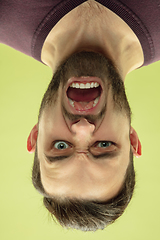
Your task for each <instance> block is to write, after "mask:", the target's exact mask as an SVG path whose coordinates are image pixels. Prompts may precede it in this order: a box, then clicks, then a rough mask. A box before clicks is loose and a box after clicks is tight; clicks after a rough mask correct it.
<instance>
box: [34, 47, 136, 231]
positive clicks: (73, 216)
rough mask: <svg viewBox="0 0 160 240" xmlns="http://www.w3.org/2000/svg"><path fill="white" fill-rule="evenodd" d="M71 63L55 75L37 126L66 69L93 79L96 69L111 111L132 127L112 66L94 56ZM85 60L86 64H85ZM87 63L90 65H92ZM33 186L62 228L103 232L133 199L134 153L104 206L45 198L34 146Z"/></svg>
mask: <svg viewBox="0 0 160 240" xmlns="http://www.w3.org/2000/svg"><path fill="white" fill-rule="evenodd" d="M76 56H82V57H83V58H82V59H81V61H78V60H77V58H76ZM98 56H99V57H98ZM70 59H71V61H69V63H68V61H66V62H64V63H63V64H62V65H61V66H60V67H59V68H58V69H57V72H56V73H55V74H54V76H53V79H52V81H51V83H50V84H49V86H48V89H47V91H46V93H45V94H44V97H43V100H42V102H41V107H40V111H39V117H38V122H39V120H40V117H41V113H42V112H43V110H44V109H45V107H47V106H49V105H50V104H51V103H52V102H54V103H55V101H56V98H57V94H58V91H57V90H58V88H59V86H60V82H62V83H63V79H68V75H67V71H66V69H68V68H69V69H70V71H71V72H72V73H74V70H75V69H76V71H77V72H76V76H83V74H84V73H83V72H81V70H82V69H85V71H86V72H85V73H86V74H85V75H86V76H92V74H93V76H96V71H97V69H100V74H101V73H105V75H106V77H107V79H108V86H109V87H111V90H112V93H113V101H114V107H115V108H116V109H117V110H119V111H120V112H123V113H124V114H125V115H126V116H127V117H128V119H129V123H131V109H130V106H129V103H128V101H127V97H126V94H125V88H124V83H123V81H122V79H121V78H120V76H119V74H118V72H117V71H116V69H115V67H114V65H113V64H112V62H111V61H110V60H109V59H106V58H105V57H103V56H102V55H100V54H96V53H93V52H89V53H86V52H84V53H83V52H82V53H77V54H75V55H73V56H72V57H71V58H70ZM78 59H79V58H78ZM86 59H88V60H87V61H86ZM97 59H98V60H97ZM90 60H92V61H90ZM93 60H94V61H93ZM95 62H97V64H98V65H97V64H96V65H94V63H95ZM71 63H72V64H71ZM88 63H91V65H89V64H88ZM92 63H93V64H92ZM77 64H78V65H77ZM68 65H69V66H68ZM95 66H98V67H95ZM93 71H94V73H93ZM73 75H74V74H73ZM98 76H99V75H98ZM100 78H101V76H100ZM102 79H103V77H102ZM32 182H33V185H34V187H35V188H36V189H37V190H38V191H39V192H40V193H41V194H42V195H43V196H44V198H43V203H44V205H45V207H46V208H47V209H48V211H49V212H50V213H51V216H52V218H53V219H54V220H57V221H58V222H59V223H60V225H61V226H63V227H66V228H74V229H80V230H82V231H96V230H98V229H104V228H105V227H106V226H107V225H109V224H111V223H113V222H114V221H115V220H116V219H117V218H119V217H120V216H121V215H122V214H123V212H124V210H125V209H126V207H127V205H128V204H129V202H130V200H131V198H132V195H133V191H134V186H135V171H134V164H133V153H132V150H131V149H130V162H129V165H128V167H127V170H126V174H125V176H124V182H123V186H122V187H121V190H120V191H119V193H118V194H117V195H116V196H115V197H113V198H112V199H110V200H108V201H106V202H100V201H91V200H84V199H73V198H68V197H64V198H61V197H56V196H50V195H49V194H47V193H46V191H45V189H44V187H43V184H42V181H41V174H40V162H39V159H38V154H37V146H36V151H35V156H34V164H33V170H32Z"/></svg>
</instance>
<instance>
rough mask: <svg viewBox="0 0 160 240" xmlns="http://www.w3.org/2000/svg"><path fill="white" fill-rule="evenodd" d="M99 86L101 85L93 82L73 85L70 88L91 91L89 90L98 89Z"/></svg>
mask: <svg viewBox="0 0 160 240" xmlns="http://www.w3.org/2000/svg"><path fill="white" fill-rule="evenodd" d="M98 86H99V83H97V82H92V83H80V84H79V83H72V84H71V85H70V87H72V88H80V89H89V88H94V87H95V88H96V87H98Z"/></svg>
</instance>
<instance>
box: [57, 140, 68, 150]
mask: <svg viewBox="0 0 160 240" xmlns="http://www.w3.org/2000/svg"><path fill="white" fill-rule="evenodd" d="M54 147H55V148H56V149H59V150H63V149H66V148H69V145H68V144H67V143H66V142H63V141H59V142H56V143H55V144H54Z"/></svg>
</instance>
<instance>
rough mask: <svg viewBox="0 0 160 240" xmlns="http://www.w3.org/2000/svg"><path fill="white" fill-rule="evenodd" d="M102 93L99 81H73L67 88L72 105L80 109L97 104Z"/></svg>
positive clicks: (91, 107)
mask: <svg viewBox="0 0 160 240" xmlns="http://www.w3.org/2000/svg"><path fill="white" fill-rule="evenodd" d="M101 93H102V87H101V85H100V84H99V83H98V82H94V81H93V82H78V81H75V82H72V83H71V84H70V86H69V87H68V89H67V97H68V99H69V102H70V105H71V106H72V107H73V108H74V109H76V110H78V111H85V110H90V109H93V108H95V107H96V106H97V104H98V102H99V99H100V96H101Z"/></svg>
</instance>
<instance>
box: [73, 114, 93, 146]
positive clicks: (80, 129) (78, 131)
mask: <svg viewBox="0 0 160 240" xmlns="http://www.w3.org/2000/svg"><path fill="white" fill-rule="evenodd" d="M94 130H95V125H94V124H92V123H89V122H88V121H87V120H86V119H84V118H82V119H80V120H79V121H78V122H76V123H73V124H72V126H71V131H72V132H73V133H74V134H75V135H76V137H77V138H78V139H79V140H81V141H85V140H87V139H88V138H89V137H91V136H92V134H93V132H94Z"/></svg>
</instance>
